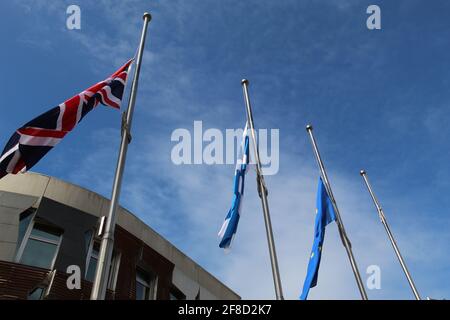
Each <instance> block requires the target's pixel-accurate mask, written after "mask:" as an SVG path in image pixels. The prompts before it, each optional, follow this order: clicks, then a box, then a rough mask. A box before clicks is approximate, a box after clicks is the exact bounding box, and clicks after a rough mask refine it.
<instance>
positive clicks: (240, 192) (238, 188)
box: [219, 124, 250, 249]
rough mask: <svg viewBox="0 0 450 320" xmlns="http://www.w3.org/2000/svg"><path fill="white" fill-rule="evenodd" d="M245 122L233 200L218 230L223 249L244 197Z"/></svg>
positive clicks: (246, 146)
mask: <svg viewBox="0 0 450 320" xmlns="http://www.w3.org/2000/svg"><path fill="white" fill-rule="evenodd" d="M247 129H248V128H247V124H246V125H245V129H244V133H243V135H242V145H241V148H240V154H241V155H240V156H239V158H241V157H242V160H238V162H237V165H236V172H235V175H234V192H233V202H232V203H231V208H230V210H229V211H228V214H227V216H226V217H225V221H224V222H223V225H222V228H221V229H220V231H219V237H220V244H219V247H220V248H223V249H229V248H230V246H231V242H232V241H233V238H234V235H235V234H236V230H237V226H238V223H239V218H240V209H241V205H242V198H243V197H244V181H245V174H246V173H247V168H248V163H249V144H250V143H249V142H250V139H249V135H248V130H247Z"/></svg>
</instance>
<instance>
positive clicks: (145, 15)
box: [142, 12, 152, 22]
mask: <svg viewBox="0 0 450 320" xmlns="http://www.w3.org/2000/svg"><path fill="white" fill-rule="evenodd" d="M142 18H143V19H144V20H145V19H148V21H149V22H150V20H152V15H151V14H150V12H145V13H144V16H143V17H142Z"/></svg>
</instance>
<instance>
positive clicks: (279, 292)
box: [241, 79, 284, 300]
mask: <svg viewBox="0 0 450 320" xmlns="http://www.w3.org/2000/svg"><path fill="white" fill-rule="evenodd" d="M241 83H242V89H243V91H244V99H245V106H246V111H247V122H248V125H249V126H250V132H251V133H252V140H253V151H254V154H255V160H256V161H255V162H256V177H257V184H258V193H259V197H260V198H261V203H262V208H263V213H264V222H265V224H266V235H267V242H268V245H269V254H270V262H271V265H272V274H273V282H274V285H275V294H276V298H277V300H283V299H284V298H283V289H282V287H281V278H280V270H279V268H278V260H277V253H276V250H275V241H274V238H273V232H272V222H271V221H270V213H269V203H268V201H267V194H268V192H267V188H266V184H265V182H264V176H263V174H262V170H261V161H260V159H259V150H258V145H257V143H256V136H255V127H254V125H253V114H252V107H251V105H250V98H249V95H248V80H246V79H243V80H242V81H241Z"/></svg>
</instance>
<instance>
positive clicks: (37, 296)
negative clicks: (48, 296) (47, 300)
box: [27, 287, 45, 300]
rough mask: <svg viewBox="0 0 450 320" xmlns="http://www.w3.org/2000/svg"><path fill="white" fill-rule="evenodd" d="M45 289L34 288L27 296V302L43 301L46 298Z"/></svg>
mask: <svg viewBox="0 0 450 320" xmlns="http://www.w3.org/2000/svg"><path fill="white" fill-rule="evenodd" d="M44 292H45V288H44V287H37V288H34V289H33V290H32V291H31V292H30V293H29V294H28V296H27V300H42V298H43V296H44Z"/></svg>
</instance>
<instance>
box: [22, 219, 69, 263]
mask: <svg viewBox="0 0 450 320" xmlns="http://www.w3.org/2000/svg"><path fill="white" fill-rule="evenodd" d="M20 229H21V228H20V226H19V232H21V231H20ZM23 237H24V239H23V241H22V243H21V245H20V248H19V251H18V254H17V257H16V260H17V261H18V262H20V263H22V264H26V265H30V266H35V267H39V268H45V269H53V265H54V263H55V260H56V256H57V254H58V250H59V246H60V244H61V238H62V231H61V230H59V229H57V228H55V227H53V226H50V225H48V224H45V223H43V222H40V221H33V222H31V223H30V225H29V227H28V228H27V231H26V232H25V233H24V236H23Z"/></svg>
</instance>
